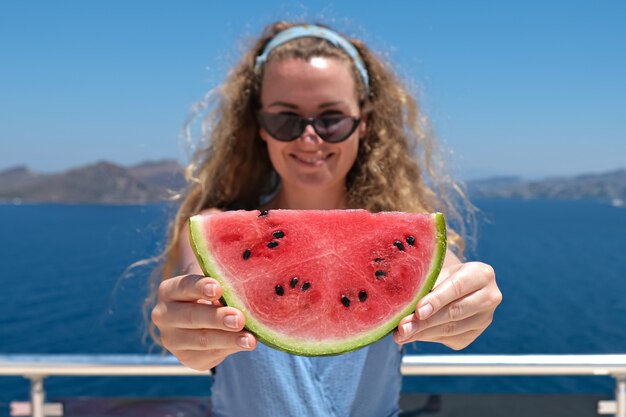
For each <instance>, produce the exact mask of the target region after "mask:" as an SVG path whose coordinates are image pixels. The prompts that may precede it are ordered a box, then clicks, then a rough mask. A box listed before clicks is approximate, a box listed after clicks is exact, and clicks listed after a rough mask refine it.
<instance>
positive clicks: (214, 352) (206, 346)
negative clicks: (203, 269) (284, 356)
mask: <svg viewBox="0 0 626 417" xmlns="http://www.w3.org/2000/svg"><path fill="white" fill-rule="evenodd" d="M221 296H222V288H221V286H220V285H219V283H218V282H217V281H215V280H214V279H212V278H207V277H204V276H201V275H194V274H191V275H181V276H177V277H174V278H170V279H166V280H164V281H163V282H161V284H160V285H159V291H158V299H157V304H156V306H155V307H154V309H153V310H152V322H153V323H154V324H155V325H156V326H157V327H158V329H159V333H160V336H161V343H162V344H163V347H165V348H166V349H167V350H168V351H170V352H171V353H172V354H173V355H174V356H176V357H177V358H178V360H179V361H180V362H181V363H182V364H183V365H185V366H188V367H190V368H193V369H197V370H202V371H205V370H209V369H211V368H213V367H214V366H216V365H218V364H219V363H221V362H222V361H223V360H224V359H225V358H226V357H227V356H228V355H231V354H233V353H236V352H239V351H243V350H252V349H254V348H256V345H257V341H256V338H255V337H254V336H253V335H252V334H251V333H249V332H247V331H244V330H243V326H244V324H245V317H244V315H243V313H242V312H241V311H240V310H237V309H236V308H232V307H227V306H222V305H221V304H220V302H219V299H220V297H221Z"/></svg>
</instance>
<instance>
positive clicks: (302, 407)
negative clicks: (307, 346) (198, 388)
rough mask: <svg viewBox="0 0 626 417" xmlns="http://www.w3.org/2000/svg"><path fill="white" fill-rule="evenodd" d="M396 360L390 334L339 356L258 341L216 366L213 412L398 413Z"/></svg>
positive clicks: (379, 416)
mask: <svg viewBox="0 0 626 417" xmlns="http://www.w3.org/2000/svg"><path fill="white" fill-rule="evenodd" d="M401 361H402V352H401V349H400V347H399V346H398V345H397V344H396V343H395V342H394V341H393V338H392V336H391V335H388V336H387V337H385V338H384V339H382V340H380V341H378V342H376V343H374V344H372V345H369V346H367V347H365V348H362V349H359V350H357V351H355V352H350V353H346V354H343V355H338V356H320V357H304V356H295V355H290V354H287V353H284V352H280V351H277V350H274V349H272V348H269V347H267V346H265V345H264V344H262V343H259V344H258V345H257V348H256V349H255V350H254V351H251V352H239V353H236V354H234V355H231V356H229V357H228V358H226V359H225V360H224V362H222V363H221V364H220V365H219V366H218V367H217V372H216V373H215V376H214V380H213V386H212V393H211V400H212V404H213V416H215V417H245V416H255V417H264V416H268V417H269V416H271V417H277V416H324V417H348V416H359V417H369V416H371V417H388V416H397V415H398V413H399V408H398V407H399V405H398V402H399V399H400V390H401V388H402V376H401V374H400V364H401Z"/></svg>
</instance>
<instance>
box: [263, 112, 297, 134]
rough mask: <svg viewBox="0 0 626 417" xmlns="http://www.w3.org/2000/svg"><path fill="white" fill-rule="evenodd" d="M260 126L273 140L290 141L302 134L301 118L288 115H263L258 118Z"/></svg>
mask: <svg viewBox="0 0 626 417" xmlns="http://www.w3.org/2000/svg"><path fill="white" fill-rule="evenodd" d="M259 118H260V122H261V126H262V127H263V128H264V129H265V130H266V131H267V133H269V134H270V135H271V136H272V137H273V138H275V139H278V140H282V141H290V140H294V139H295V138H297V137H298V136H300V135H301V134H302V132H303V131H304V129H303V128H302V123H301V122H300V121H301V118H300V117H298V116H293V115H289V114H273V113H263V114H261V115H260V116H259Z"/></svg>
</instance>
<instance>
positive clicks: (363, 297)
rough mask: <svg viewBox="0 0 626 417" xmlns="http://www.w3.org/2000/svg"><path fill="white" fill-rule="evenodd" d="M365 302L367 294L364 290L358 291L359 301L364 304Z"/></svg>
mask: <svg viewBox="0 0 626 417" xmlns="http://www.w3.org/2000/svg"><path fill="white" fill-rule="evenodd" d="M365 300H367V293H366V292H365V290H361V291H359V301H360V302H364V301H365Z"/></svg>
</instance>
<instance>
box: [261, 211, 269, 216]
mask: <svg viewBox="0 0 626 417" xmlns="http://www.w3.org/2000/svg"><path fill="white" fill-rule="evenodd" d="M267 213H268V211H267V210H263V211H262V212H261V214H259V217H263V216H267Z"/></svg>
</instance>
